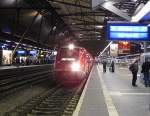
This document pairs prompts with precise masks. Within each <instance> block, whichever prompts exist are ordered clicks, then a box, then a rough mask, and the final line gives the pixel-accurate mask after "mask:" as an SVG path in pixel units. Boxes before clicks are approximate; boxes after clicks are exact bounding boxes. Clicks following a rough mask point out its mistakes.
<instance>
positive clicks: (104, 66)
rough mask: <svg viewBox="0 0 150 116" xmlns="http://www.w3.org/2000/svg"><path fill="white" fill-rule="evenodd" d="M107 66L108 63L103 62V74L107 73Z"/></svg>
mask: <svg viewBox="0 0 150 116" xmlns="http://www.w3.org/2000/svg"><path fill="white" fill-rule="evenodd" d="M106 65H107V63H106V61H103V72H104V73H105V72H106Z"/></svg>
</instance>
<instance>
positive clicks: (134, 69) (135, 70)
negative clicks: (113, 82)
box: [129, 60, 139, 87]
mask: <svg viewBox="0 0 150 116" xmlns="http://www.w3.org/2000/svg"><path fill="white" fill-rule="evenodd" d="M129 69H130V71H131V72H132V75H133V78H132V86H133V87H137V85H136V80H137V73H138V69H139V68H138V60H136V61H134V62H133V63H132V64H131V65H130V67H129Z"/></svg>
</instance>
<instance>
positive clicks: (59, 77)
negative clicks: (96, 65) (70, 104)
mask: <svg viewBox="0 0 150 116" xmlns="http://www.w3.org/2000/svg"><path fill="white" fill-rule="evenodd" d="M92 65H93V58H92V56H91V55H90V54H89V53H88V52H87V51H86V50H85V49H84V48H82V47H77V46H74V45H73V44H70V45H68V46H65V47H61V48H60V49H59V50H58V53H57V56H56V61H55V66H54V72H55V77H56V81H57V82H58V83H60V84H61V85H63V86H65V87H74V86H77V85H79V84H80V83H81V82H82V80H84V79H86V78H87V77H88V75H89V73H90V71H91V68H92Z"/></svg>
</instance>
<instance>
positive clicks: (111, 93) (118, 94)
mask: <svg viewBox="0 0 150 116" xmlns="http://www.w3.org/2000/svg"><path fill="white" fill-rule="evenodd" d="M110 95H113V96H122V95H150V93H129V92H128V93H127V92H120V91H111V92H110Z"/></svg>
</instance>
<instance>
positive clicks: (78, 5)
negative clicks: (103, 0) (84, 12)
mask: <svg viewBox="0 0 150 116" xmlns="http://www.w3.org/2000/svg"><path fill="white" fill-rule="evenodd" d="M47 1H48V2H55V3H60V4H64V5H69V6H74V7H82V8H86V9H91V7H88V6H84V5H80V4H73V3H69V2H64V1H58V0H47Z"/></svg>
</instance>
